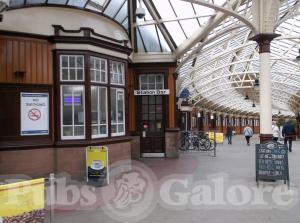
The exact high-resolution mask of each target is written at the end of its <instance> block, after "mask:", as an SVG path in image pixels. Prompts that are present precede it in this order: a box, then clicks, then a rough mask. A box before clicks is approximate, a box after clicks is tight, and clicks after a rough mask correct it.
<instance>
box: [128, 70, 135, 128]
mask: <svg viewBox="0 0 300 223" xmlns="http://www.w3.org/2000/svg"><path fill="white" fill-rule="evenodd" d="M134 83H135V81H134V72H133V69H130V68H129V69H128V130H129V131H130V132H135V131H136V106H135V96H134Z"/></svg>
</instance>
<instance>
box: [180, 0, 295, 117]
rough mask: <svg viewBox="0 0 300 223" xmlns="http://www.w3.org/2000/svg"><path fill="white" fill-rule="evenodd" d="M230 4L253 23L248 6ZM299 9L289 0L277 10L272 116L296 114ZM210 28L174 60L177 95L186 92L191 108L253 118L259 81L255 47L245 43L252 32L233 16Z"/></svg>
mask: <svg viewBox="0 0 300 223" xmlns="http://www.w3.org/2000/svg"><path fill="white" fill-rule="evenodd" d="M228 2H229V1H228ZM228 2H227V4H228ZM232 2H235V3H239V4H237V6H238V7H236V8H235V9H234V11H235V12H236V13H239V14H240V15H242V16H244V18H246V19H248V20H249V21H252V14H251V6H252V1H250V0H248V1H232ZM224 7H226V6H225V5H224ZM227 7H229V6H227ZM230 7H232V5H231V6H230ZM299 7H300V3H299V1H296V0H288V1H283V2H282V4H281V7H280V9H279V19H278V22H277V24H276V29H275V32H276V33H278V34H281V36H280V37H278V38H276V39H275V40H273V41H272V44H271V64H270V66H271V81H272V105H273V114H278V113H281V114H284V115H294V114H295V113H298V111H299V102H300V100H299V99H300V92H299V90H300V69H299V68H300V67H299V64H298V63H297V62H296V60H295V58H296V56H298V55H299V52H298V50H299V48H300V41H299V38H300V16H298V15H299V13H300V10H299ZM211 28H213V29H211V31H209V33H206V34H207V35H206V36H205V38H204V39H203V40H202V41H199V42H197V43H196V44H195V45H194V47H193V48H192V49H191V50H189V51H187V52H186V53H185V54H184V55H183V56H182V57H181V58H180V59H179V66H178V68H177V72H178V73H179V82H178V86H177V87H178V91H180V90H182V89H184V88H188V89H189V91H190V93H191V98H190V100H191V102H192V103H193V104H194V105H195V106H199V107H203V108H207V109H209V110H216V111H225V112H231V113H238V114H253V115H257V114H258V113H259V110H260V109H259V92H258V90H256V89H255V88H254V82H255V79H256V78H259V54H258V47H257V44H256V42H253V41H250V40H249V37H250V35H251V30H250V29H249V27H247V26H245V24H243V23H242V22H241V21H240V20H238V19H236V18H234V17H232V16H226V18H225V19H224V20H222V21H221V22H219V23H218V25H217V26H215V27H211ZM246 96H247V98H249V99H248V100H245V98H246ZM253 105H255V107H254V106H253Z"/></svg>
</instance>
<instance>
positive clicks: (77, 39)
mask: <svg viewBox="0 0 300 223" xmlns="http://www.w3.org/2000/svg"><path fill="white" fill-rule="evenodd" d="M50 42H51V43H71V44H88V45H93V46H97V47H101V48H105V49H109V50H113V51H116V52H121V53H124V54H127V55H130V54H131V52H132V49H131V48H129V47H127V46H121V45H118V44H114V43H112V42H107V41H103V40H100V39H96V38H93V37H85V36H51V37H50Z"/></svg>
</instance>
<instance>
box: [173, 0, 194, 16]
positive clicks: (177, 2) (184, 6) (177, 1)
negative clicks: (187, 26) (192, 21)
mask: <svg viewBox="0 0 300 223" xmlns="http://www.w3.org/2000/svg"><path fill="white" fill-rule="evenodd" d="M170 3H171V4H172V6H173V9H174V11H175V13H176V15H177V16H178V17H179V18H181V17H183V18H184V17H188V16H191V15H195V12H194V10H193V8H192V5H191V3H189V2H184V1H181V0H170Z"/></svg>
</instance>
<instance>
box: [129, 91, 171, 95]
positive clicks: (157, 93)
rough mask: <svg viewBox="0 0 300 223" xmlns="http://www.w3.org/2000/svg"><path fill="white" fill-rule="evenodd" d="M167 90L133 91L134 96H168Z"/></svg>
mask: <svg viewBox="0 0 300 223" xmlns="http://www.w3.org/2000/svg"><path fill="white" fill-rule="evenodd" d="M169 94H170V90H169V89H156V90H134V95H137V96H138V95H169Z"/></svg>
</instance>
